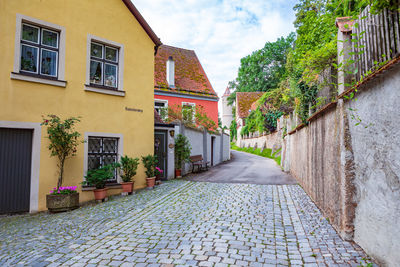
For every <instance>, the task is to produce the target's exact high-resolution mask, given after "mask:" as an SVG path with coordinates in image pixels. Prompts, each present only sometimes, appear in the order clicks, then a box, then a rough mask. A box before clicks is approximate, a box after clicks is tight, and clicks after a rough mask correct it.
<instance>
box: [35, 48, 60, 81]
mask: <svg viewBox="0 0 400 267" xmlns="http://www.w3.org/2000/svg"><path fill="white" fill-rule="evenodd" d="M44 50H46V51H49V52H54V51H53V50H50V49H46V48H42V49H40V51H39V52H43V51H44ZM40 58H42V55H40ZM39 60H40V59H39ZM56 60H57V63H58V53H56ZM38 66H39V65H38ZM40 67H42V65H40ZM39 73H40V75H43V76H49V77H57V74H58V64H57V66H56V75H55V76H53V75H48V74H44V73H42V68H40V71H39Z"/></svg>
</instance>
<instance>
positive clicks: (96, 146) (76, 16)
mask: <svg viewBox="0 0 400 267" xmlns="http://www.w3.org/2000/svg"><path fill="white" fill-rule="evenodd" d="M0 34H1V42H0V48H1V61H0V213H8V212H16V211H22V212H23V211H30V212H35V211H41V210H45V209H46V194H47V193H48V192H49V190H50V189H52V188H53V187H54V186H56V184H57V160H56V158H55V157H50V151H49V150H48V148H47V147H48V144H49V142H48V139H47V138H46V136H47V132H46V128H45V126H40V123H41V121H42V115H47V114H55V115H57V116H60V117H61V118H62V119H65V118H67V117H70V116H80V117H81V122H80V123H79V124H78V125H77V130H78V131H79V132H80V133H81V134H82V138H84V139H85V140H86V142H85V143H82V144H81V145H80V146H79V148H78V151H77V156H75V157H73V158H70V159H67V161H66V166H65V175H64V176H65V178H64V185H65V186H78V188H79V192H80V201H81V202H84V201H88V200H91V199H93V193H92V188H82V186H81V182H82V181H83V180H84V175H85V173H86V171H87V169H88V168H89V169H90V168H94V167H95V166H98V165H99V164H100V165H101V164H104V163H108V162H112V161H115V160H117V159H118V157H120V156H121V155H129V156H132V157H140V156H142V155H147V154H153V151H154V145H153V142H154V104H153V102H154V95H153V94H154V52H155V49H157V47H158V46H159V45H161V42H160V40H159V38H158V37H157V36H156V35H155V34H154V32H153V31H152V30H151V28H150V27H149V25H148V24H147V23H146V21H145V20H144V19H143V17H142V16H141V15H140V14H139V12H138V11H137V9H136V8H135V7H134V6H133V4H132V3H131V2H130V0H85V1H82V0H68V1H61V0H12V1H9V0H0ZM134 181H135V189H138V188H143V187H145V184H146V181H145V174H144V168H143V166H142V165H140V166H139V169H138V174H137V175H136V176H135V178H134ZM119 182H120V178H119V177H118V174H116V177H115V178H114V180H113V181H110V184H109V186H108V187H109V188H110V189H109V190H108V194H109V195H111V194H119V193H120V192H121V189H120V185H119Z"/></svg>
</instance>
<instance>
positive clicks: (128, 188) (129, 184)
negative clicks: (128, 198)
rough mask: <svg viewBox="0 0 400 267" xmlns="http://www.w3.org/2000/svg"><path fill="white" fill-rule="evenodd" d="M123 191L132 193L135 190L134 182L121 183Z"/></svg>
mask: <svg viewBox="0 0 400 267" xmlns="http://www.w3.org/2000/svg"><path fill="white" fill-rule="evenodd" d="M121 185H122V191H123V192H125V193H132V191H133V182H124V183H121Z"/></svg>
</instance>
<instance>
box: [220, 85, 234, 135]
mask: <svg viewBox="0 0 400 267" xmlns="http://www.w3.org/2000/svg"><path fill="white" fill-rule="evenodd" d="M230 94H231V91H230V90H229V87H227V88H226V90H225V93H224V95H223V96H222V97H221V99H222V118H221V120H222V128H223V127H225V126H226V127H227V128H228V129H229V127H230V126H231V122H232V120H233V114H232V106H229V105H228V96H229V95H230Z"/></svg>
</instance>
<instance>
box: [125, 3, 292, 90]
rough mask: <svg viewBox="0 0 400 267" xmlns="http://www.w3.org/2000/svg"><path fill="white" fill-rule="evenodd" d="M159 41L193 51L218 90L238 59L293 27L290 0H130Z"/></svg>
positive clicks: (234, 72) (232, 76) (230, 76)
mask: <svg viewBox="0 0 400 267" xmlns="http://www.w3.org/2000/svg"><path fill="white" fill-rule="evenodd" d="M132 2H133V4H134V5H135V6H136V7H137V8H138V9H139V11H140V12H141V14H142V15H143V17H144V18H145V19H146V21H147V22H148V23H149V24H150V26H151V27H152V29H153V30H154V32H155V33H156V34H157V35H158V36H159V37H160V38H161V41H162V42H163V43H164V44H168V45H172V46H177V47H182V48H187V49H193V50H195V52H196V54H197V56H198V57H199V59H200V62H201V63H202V65H203V68H204V70H205V72H206V73H207V75H208V78H209V79H210V82H211V84H212V86H213V87H214V90H215V91H216V92H217V93H218V95H220V96H221V95H222V94H223V93H224V91H225V88H226V86H227V84H228V82H229V81H231V80H233V79H235V78H236V75H237V70H238V68H239V66H240V59H241V58H242V57H244V56H246V55H248V54H250V53H251V52H253V51H254V50H256V49H260V48H262V47H263V46H264V44H265V42H267V41H275V40H276V39H277V38H279V37H281V36H286V35H288V34H289V33H290V32H291V31H293V30H294V28H293V20H294V12H293V10H292V7H293V6H294V4H295V3H294V2H295V0H290V1H288V0H252V1H249V0H247V1H246V0H216V1H205V0H132Z"/></svg>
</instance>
